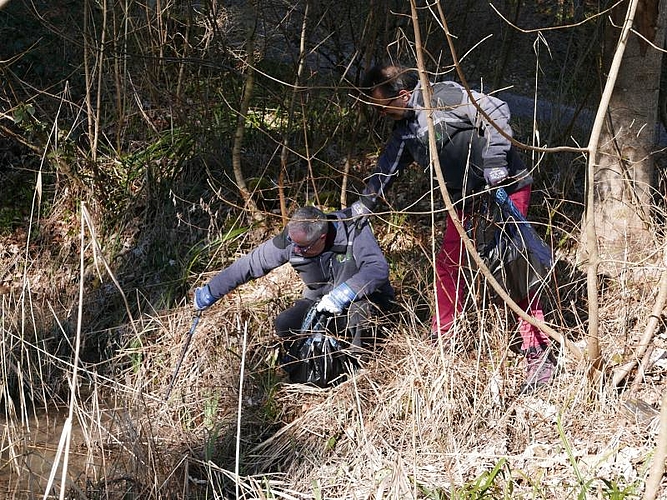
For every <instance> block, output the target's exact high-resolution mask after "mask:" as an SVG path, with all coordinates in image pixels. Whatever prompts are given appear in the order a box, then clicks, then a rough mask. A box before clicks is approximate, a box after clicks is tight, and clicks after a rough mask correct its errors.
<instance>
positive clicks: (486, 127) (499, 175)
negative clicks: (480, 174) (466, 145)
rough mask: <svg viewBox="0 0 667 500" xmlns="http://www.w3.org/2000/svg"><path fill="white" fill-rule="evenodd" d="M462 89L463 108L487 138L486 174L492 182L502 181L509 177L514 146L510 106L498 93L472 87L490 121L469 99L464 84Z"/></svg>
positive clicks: (484, 153) (485, 147)
mask: <svg viewBox="0 0 667 500" xmlns="http://www.w3.org/2000/svg"><path fill="white" fill-rule="evenodd" d="M461 92H462V103H463V104H462V106H461V111H462V112H465V114H466V116H467V117H468V119H469V120H470V122H471V123H472V124H473V125H474V126H475V128H477V130H478V131H479V134H480V136H481V137H483V138H484V142H485V145H484V148H483V150H482V159H483V162H484V165H483V167H484V178H485V179H486V181H487V183H489V184H490V185H495V184H499V183H500V182H502V181H504V180H505V179H506V178H507V175H508V171H507V155H508V152H509V150H510V148H511V146H512V142H511V141H510V139H509V137H512V128H511V127H510V124H509V121H510V109H509V106H508V105H507V103H506V102H505V101H502V100H500V99H498V98H497V97H493V96H488V95H486V94H482V93H480V92H476V91H472V96H473V98H474V99H475V102H476V103H477V104H478V105H479V107H480V108H481V109H482V110H483V111H484V113H486V115H487V116H488V117H489V118H490V119H491V121H492V122H493V123H491V121H489V120H488V119H487V118H485V117H484V115H483V114H482V113H480V112H479V110H478V109H477V108H476V107H475V105H474V104H473V103H472V102H471V101H470V98H469V96H468V94H467V92H466V91H465V89H464V88H463V87H461ZM501 130H502V133H501V132H500V131H501Z"/></svg>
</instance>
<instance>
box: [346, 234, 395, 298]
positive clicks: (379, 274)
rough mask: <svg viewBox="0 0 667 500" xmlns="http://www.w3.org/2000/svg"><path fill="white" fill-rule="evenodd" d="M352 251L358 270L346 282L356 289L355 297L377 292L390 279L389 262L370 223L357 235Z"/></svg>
mask: <svg viewBox="0 0 667 500" xmlns="http://www.w3.org/2000/svg"><path fill="white" fill-rule="evenodd" d="M352 252H353V254H354V260H355V262H356V265H357V269H358V270H357V272H356V273H355V274H354V275H352V276H351V277H350V278H348V279H347V280H346V281H345V283H347V285H348V286H349V287H350V288H351V289H352V290H353V291H354V294H355V298H361V297H365V296H367V295H370V294H371V293H373V292H375V291H376V290H378V289H379V288H380V287H381V286H382V285H384V284H385V283H386V282H387V281H388V280H389V264H388V263H387V260H386V259H385V257H384V255H383V253H382V250H381V249H380V245H379V244H378V242H377V240H376V239H375V236H374V235H373V231H372V229H371V227H370V226H369V225H365V226H364V227H363V228H362V229H361V231H359V232H358V233H357V235H356V236H355V238H354V241H353V242H352Z"/></svg>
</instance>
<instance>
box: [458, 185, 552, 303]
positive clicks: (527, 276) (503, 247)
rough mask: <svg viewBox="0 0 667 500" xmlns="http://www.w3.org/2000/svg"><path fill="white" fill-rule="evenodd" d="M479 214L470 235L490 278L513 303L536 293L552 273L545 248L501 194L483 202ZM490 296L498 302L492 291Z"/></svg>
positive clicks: (549, 258) (550, 262) (550, 261)
mask: <svg viewBox="0 0 667 500" xmlns="http://www.w3.org/2000/svg"><path fill="white" fill-rule="evenodd" d="M503 195H504V196H503ZM481 212H482V216H481V217H480V218H479V219H478V220H477V221H476V223H475V224H474V226H473V227H472V228H471V233H472V234H470V236H471V238H473V241H474V242H475V244H476V247H477V251H478V253H479V255H480V257H482V259H483V260H484V262H485V263H486V266H487V267H488V268H489V271H491V274H492V275H493V277H494V278H495V279H496V281H498V283H500V285H501V286H502V287H503V289H504V290H505V291H506V292H507V293H508V294H509V296H510V297H511V298H512V300H514V301H515V302H518V301H520V300H522V299H524V298H526V297H528V296H529V295H531V294H534V293H537V292H538V291H539V290H540V288H542V287H543V286H544V285H545V283H546V282H547V280H548V278H549V274H550V272H551V264H552V257H551V250H550V248H549V247H548V245H547V244H546V243H545V242H544V241H543V240H542V238H540V236H539V235H538V234H537V232H535V229H534V228H533V227H532V226H531V225H530V223H528V222H527V221H526V219H525V218H523V216H522V215H521V214H520V213H519V212H518V210H517V209H516V207H515V206H514V205H513V204H512V203H511V200H509V198H508V197H507V195H506V193H505V192H504V191H503V192H502V195H501V196H499V197H496V198H494V199H493V200H489V202H488V203H485V206H484V207H483V208H482V211H481ZM491 295H492V297H493V298H494V299H495V300H499V297H498V296H497V294H496V293H495V291H494V290H493V289H491Z"/></svg>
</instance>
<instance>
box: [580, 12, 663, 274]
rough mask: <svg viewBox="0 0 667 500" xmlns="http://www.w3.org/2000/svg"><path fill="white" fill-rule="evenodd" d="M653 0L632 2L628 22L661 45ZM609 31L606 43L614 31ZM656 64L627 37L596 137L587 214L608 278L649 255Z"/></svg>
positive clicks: (653, 55) (656, 58) (649, 50)
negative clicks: (591, 217)
mask: <svg viewBox="0 0 667 500" xmlns="http://www.w3.org/2000/svg"><path fill="white" fill-rule="evenodd" d="M658 2H659V0H638V1H637V2H633V4H635V3H636V4H637V8H636V14H635V16H634V17H635V19H634V26H635V30H638V31H639V32H640V33H641V35H642V36H643V37H645V38H646V39H647V40H648V41H649V42H651V43H653V44H655V45H656V46H658V47H662V41H663V40H664V38H665V35H664V24H665V10H666V7H667V2H665V1H664V0H663V2H662V3H663V8H662V9H661V11H660V17H658V13H659V12H658ZM628 15H630V14H628ZM656 23H657V24H656ZM610 31H611V33H610V34H608V35H607V40H608V43H611V40H612V39H613V38H615V37H616V36H617V33H618V29H617V28H613V27H611V28H610ZM661 62H662V52H661V51H660V50H656V48H655V47H650V46H649V45H648V44H647V43H646V42H645V41H644V40H642V38H640V37H639V36H637V35H631V36H629V37H628V39H627V46H626V48H625V52H624V53H623V59H622V62H621V66H620V68H619V71H618V78H617V80H616V84H615V87H614V92H613V93H612V95H611V99H610V102H609V109H608V112H607V114H606V119H605V123H604V127H603V129H602V133H601V136H600V146H599V148H598V158H599V161H598V164H597V165H596V168H595V178H594V195H595V211H594V214H593V215H594V218H595V225H596V231H597V235H598V238H597V241H598V244H599V252H600V269H599V271H601V272H604V273H606V274H609V275H612V276H617V275H618V274H619V273H621V272H622V271H624V270H626V269H627V264H628V262H633V261H634V262H636V261H639V260H642V259H645V258H647V257H648V258H654V257H655V255H652V254H653V253H654V252H655V245H653V244H652V242H653V237H652V230H651V229H652V222H651V206H652V204H653V202H652V199H653V197H652V189H653V186H654V184H655V180H654V179H655V168H654V161H653V153H654V152H655V145H656V142H657V136H656V127H655V124H656V123H657V121H658V95H659V89H660V71H661Z"/></svg>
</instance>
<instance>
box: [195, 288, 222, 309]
mask: <svg viewBox="0 0 667 500" xmlns="http://www.w3.org/2000/svg"><path fill="white" fill-rule="evenodd" d="M217 300H218V299H216V298H215V297H213V295H212V294H211V289H210V288H209V286H208V285H204V286H202V287H199V288H196V289H195V293H194V294H193V297H192V302H193V304H194V306H195V309H196V310H197V311H203V310H204V309H206V308H208V307H210V306H212V305H213V304H215V302H216V301H217Z"/></svg>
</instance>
